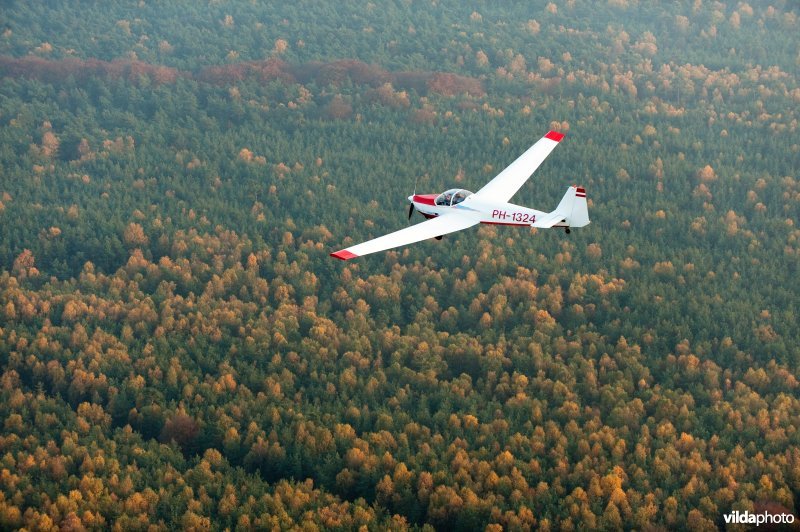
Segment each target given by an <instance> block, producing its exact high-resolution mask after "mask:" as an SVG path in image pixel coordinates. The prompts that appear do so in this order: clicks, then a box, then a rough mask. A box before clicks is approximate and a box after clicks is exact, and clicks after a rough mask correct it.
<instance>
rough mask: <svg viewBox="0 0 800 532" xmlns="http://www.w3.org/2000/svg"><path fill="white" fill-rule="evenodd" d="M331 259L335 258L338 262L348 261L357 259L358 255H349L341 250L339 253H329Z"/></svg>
mask: <svg viewBox="0 0 800 532" xmlns="http://www.w3.org/2000/svg"><path fill="white" fill-rule="evenodd" d="M331 257H336V258H337V259H339V260H350V259H353V258H355V257H358V255H356V254H355V253H350V252H349V251H347V250H346V249H343V250H341V251H337V252H336V253H331Z"/></svg>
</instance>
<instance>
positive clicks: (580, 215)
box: [553, 185, 589, 227]
mask: <svg viewBox="0 0 800 532" xmlns="http://www.w3.org/2000/svg"><path fill="white" fill-rule="evenodd" d="M553 212H557V213H559V214H560V215H561V216H562V217H563V219H564V220H565V222H566V224H567V225H568V226H570V227H583V226H585V225H589V208H588V206H587V204H586V189H585V188H583V187H578V186H574V185H573V186H571V187H569V188H568V189H567V193H566V194H564V197H563V198H561V203H559V204H558V207H556V210H555V211H553Z"/></svg>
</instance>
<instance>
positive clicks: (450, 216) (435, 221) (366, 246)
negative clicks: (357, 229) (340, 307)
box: [331, 211, 480, 260]
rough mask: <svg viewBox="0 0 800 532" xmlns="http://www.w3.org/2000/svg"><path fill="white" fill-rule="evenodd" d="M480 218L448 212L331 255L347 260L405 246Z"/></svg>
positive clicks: (453, 230)
mask: <svg viewBox="0 0 800 532" xmlns="http://www.w3.org/2000/svg"><path fill="white" fill-rule="evenodd" d="M479 222H480V219H479V218H478V217H476V216H475V215H474V213H469V212H459V211H455V212H448V213H447V214H442V215H440V216H437V217H436V218H431V219H430V220H427V221H424V222H421V223H418V224H417V225H412V226H411V227H406V228H405V229H401V230H399V231H395V232H394V233H389V234H388V235H383V236H381V237H378V238H374V239H372V240H368V241H366V242H362V243H361V244H357V245H355V246H351V247H349V248H347V249H343V250H341V251H337V252H335V253H331V257H336V258H337V259H341V260H349V259H352V258H355V257H360V256H361V255H367V254H369V253H375V252H377V251H383V250H386V249H391V248H396V247H399V246H405V245H406V244H413V243H414V242H419V241H421V240H427V239H429V238H434V237H437V236H441V235H446V234H449V233H455V232H456V231H460V230H462V229H466V228H467V227H472V226H473V225H477V224H478V223H479Z"/></svg>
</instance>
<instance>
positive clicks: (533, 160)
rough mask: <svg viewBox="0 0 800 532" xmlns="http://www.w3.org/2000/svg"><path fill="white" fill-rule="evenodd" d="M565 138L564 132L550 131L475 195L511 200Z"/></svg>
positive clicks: (482, 197) (491, 198)
mask: <svg viewBox="0 0 800 532" xmlns="http://www.w3.org/2000/svg"><path fill="white" fill-rule="evenodd" d="M563 138H564V134H563V133H559V132H558V131H550V132H549V133H548V134H547V135H545V136H544V137H542V138H541V139H539V141H538V142H537V143H536V144H534V145H533V146H531V147H530V148H528V149H527V150H526V151H525V153H523V154H522V155H520V156H519V157H518V158H517V160H516V161H514V162H513V163H511V164H510V165H509V166H508V167H507V168H506V169H505V170H503V171H502V172H500V173H499V174H497V176H495V178H494V179H492V180H491V181H489V182H488V183H486V184H485V185H484V186H483V188H482V189H480V190H479V191H477V192H476V193H475V196H476V197H479V198H481V199H486V200H491V201H502V202H506V201H508V200H510V199H511V197H512V196H513V195H514V194H516V193H517V191H518V190H519V189H520V187H521V186H522V185H524V184H525V181H527V180H528V178H529V177H530V176H531V175H532V174H533V173H534V172H535V171H536V169H537V168H539V165H540V164H542V162H543V161H544V160H545V159H546V158H547V156H548V155H550V152H551V151H553V149H554V148H555V147H556V146H558V143H559V142H561V139H563Z"/></svg>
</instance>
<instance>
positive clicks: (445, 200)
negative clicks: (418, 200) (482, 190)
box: [436, 188, 472, 207]
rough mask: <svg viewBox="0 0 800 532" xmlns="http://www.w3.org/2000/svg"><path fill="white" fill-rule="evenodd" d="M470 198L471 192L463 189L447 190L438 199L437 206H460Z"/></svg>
mask: <svg viewBox="0 0 800 532" xmlns="http://www.w3.org/2000/svg"><path fill="white" fill-rule="evenodd" d="M470 196H472V192H470V191H469V190H464V189H463V188H451V189H450V190H446V191H444V192H442V193H441V194H439V195H438V196H437V197H436V205H440V206H442V207H450V206H452V205H458V204H459V203H461V202H462V201H464V200H465V199H467V198H468V197H470Z"/></svg>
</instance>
